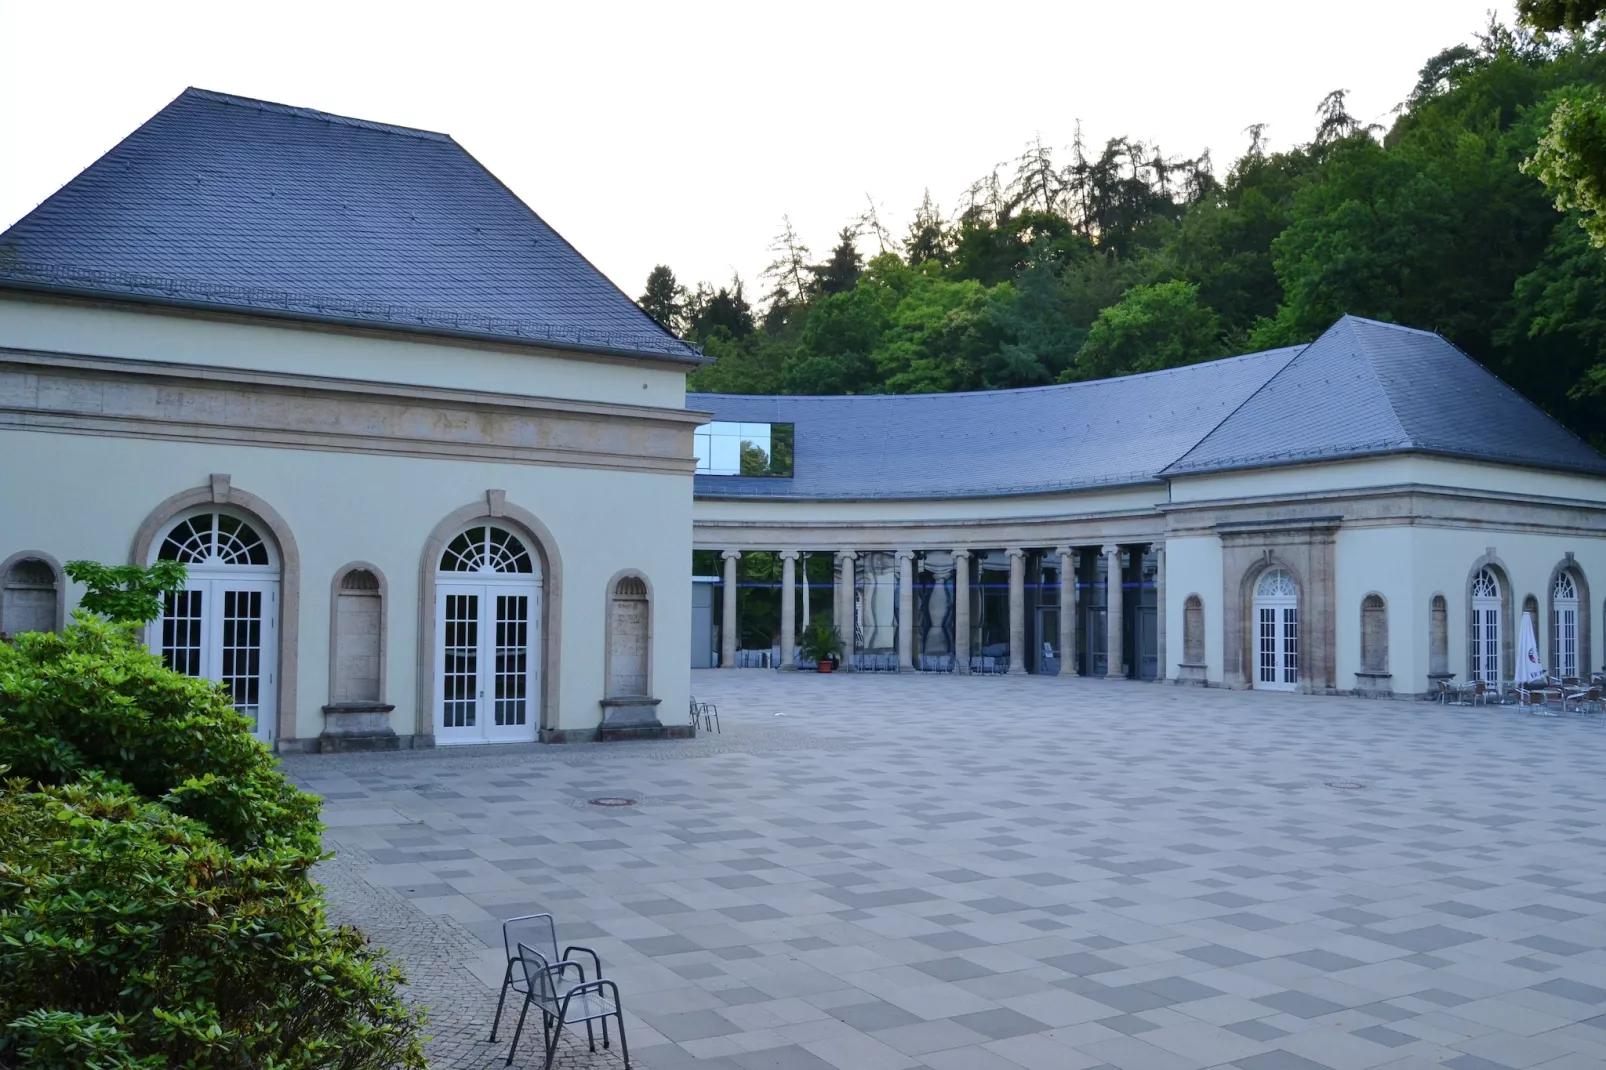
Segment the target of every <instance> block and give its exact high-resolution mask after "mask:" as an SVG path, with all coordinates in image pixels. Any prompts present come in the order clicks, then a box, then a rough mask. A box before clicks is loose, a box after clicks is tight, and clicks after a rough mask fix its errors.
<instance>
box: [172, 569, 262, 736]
mask: <svg viewBox="0 0 1606 1070" xmlns="http://www.w3.org/2000/svg"><path fill="white" fill-rule="evenodd" d="M278 603H279V582H278V581H277V580H254V579H239V578H235V577H217V578H208V577H206V576H205V575H204V574H202V575H194V574H192V575H191V577H190V578H189V580H188V581H187V582H186V583H185V585H184V590H182V591H175V592H172V593H170V594H168V595H166V596H165V598H164V600H163V605H162V616H161V619H160V620H158V621H157V622H156V624H155V626H154V628H153V631H154V633H155V639H156V641H155V642H154V643H153V644H152V645H153V646H154V648H155V650H156V653H157V654H158V655H159V656H160V657H161V658H162V661H163V662H164V663H165V664H166V665H167V666H168V668H170V669H174V670H176V671H178V672H181V673H184V674H185V675H186V676H195V677H199V678H201V679H204V680H213V681H216V682H217V683H219V684H222V685H223V689H224V690H225V691H227V692H228V695H229V700H230V702H231V703H232V704H233V705H234V708H235V709H237V710H239V711H240V713H242V714H243V715H244V716H245V717H246V719H247V720H249V721H250V722H251V723H252V726H253V728H252V732H253V734H254V735H255V736H256V737H257V738H258V739H260V740H263V741H264V742H268V741H271V740H272V739H273V735H274V726H273V716H274V711H276V710H277V709H278V703H277V702H276V701H275V696H276V695H277V693H278V690H277V669H278V667H277V665H276V664H275V657H274V652H275V651H277V650H278V624H279V605H278Z"/></svg>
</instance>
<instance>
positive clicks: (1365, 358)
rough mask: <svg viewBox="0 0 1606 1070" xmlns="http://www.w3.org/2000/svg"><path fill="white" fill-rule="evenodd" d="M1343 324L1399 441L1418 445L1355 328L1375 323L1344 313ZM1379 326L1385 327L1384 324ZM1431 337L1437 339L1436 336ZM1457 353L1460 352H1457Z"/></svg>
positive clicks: (1367, 347) (1419, 332) (1427, 332)
mask: <svg viewBox="0 0 1606 1070" xmlns="http://www.w3.org/2000/svg"><path fill="white" fill-rule="evenodd" d="M1343 322H1344V324H1345V326H1347V327H1348V328H1349V333H1350V338H1352V339H1354V342H1355V352H1356V353H1357V354H1358V355H1359V356H1360V358H1361V361H1362V363H1364V364H1365V365H1366V372H1367V374H1368V375H1370V376H1371V377H1372V382H1373V383H1375V384H1376V385H1377V391H1378V393H1380V394H1382V395H1383V405H1384V407H1385V408H1387V409H1388V411H1389V418H1390V419H1391V420H1393V421H1394V426H1395V427H1396V428H1398V429H1399V432H1400V439H1401V441H1403V442H1404V443H1405V444H1406V445H1407V446H1415V445H1417V444H1418V443H1417V441H1416V438H1415V436H1413V435H1412V434H1411V432H1410V431H1408V430H1406V427H1405V421H1404V420H1402V419H1400V411H1399V410H1398V409H1396V408H1395V407H1394V395H1393V394H1391V393H1389V388H1388V387H1387V386H1386V385H1384V383H1383V378H1382V376H1380V375H1378V374H1377V365H1376V364H1374V363H1373V362H1372V353H1371V348H1370V347H1369V346H1368V345H1367V344H1366V341H1365V340H1364V339H1363V338H1362V337H1361V333H1360V331H1359V330H1358V329H1357V327H1356V324H1359V323H1372V322H1377V321H1373V320H1363V319H1361V317H1359V316H1352V315H1350V314H1349V313H1347V312H1346V313H1345V314H1344V319H1343ZM1380 325H1383V326H1386V325H1384V324H1380ZM1416 333H1418V334H1424V335H1426V334H1430V333H1432V332H1429V331H1418V332H1416ZM1433 336H1434V337H1437V335H1436V334H1435V335H1433ZM1457 352H1460V351H1459V350H1457Z"/></svg>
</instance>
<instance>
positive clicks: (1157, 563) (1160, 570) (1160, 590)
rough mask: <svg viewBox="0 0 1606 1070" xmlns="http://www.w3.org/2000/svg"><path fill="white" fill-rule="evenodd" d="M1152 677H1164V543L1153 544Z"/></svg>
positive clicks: (1158, 678) (1159, 678)
mask: <svg viewBox="0 0 1606 1070" xmlns="http://www.w3.org/2000/svg"><path fill="white" fill-rule="evenodd" d="M1154 634H1155V639H1154V653H1155V657H1156V658H1157V659H1158V660H1157V661H1156V662H1155V669H1154V678H1155V679H1156V680H1164V679H1165V678H1166V671H1165V667H1166V660H1165V543H1163V542H1157V543H1155V544H1154Z"/></svg>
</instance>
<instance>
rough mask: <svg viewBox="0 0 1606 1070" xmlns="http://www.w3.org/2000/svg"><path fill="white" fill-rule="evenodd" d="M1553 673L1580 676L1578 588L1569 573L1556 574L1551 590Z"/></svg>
mask: <svg viewBox="0 0 1606 1070" xmlns="http://www.w3.org/2000/svg"><path fill="white" fill-rule="evenodd" d="M1550 607H1551V608H1550V671H1551V672H1553V673H1555V674H1556V675H1557V676H1560V677H1562V678H1563V679H1566V678H1568V677H1573V678H1576V677H1577V676H1578V585H1577V584H1576V583H1574V582H1573V578H1572V576H1571V575H1570V574H1568V573H1567V572H1565V571H1563V572H1558V573H1556V581H1555V583H1553V584H1552V585H1551V589H1550Z"/></svg>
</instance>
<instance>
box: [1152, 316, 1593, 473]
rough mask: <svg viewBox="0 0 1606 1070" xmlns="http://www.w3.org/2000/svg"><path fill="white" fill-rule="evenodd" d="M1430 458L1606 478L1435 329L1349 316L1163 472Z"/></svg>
mask: <svg viewBox="0 0 1606 1070" xmlns="http://www.w3.org/2000/svg"><path fill="white" fill-rule="evenodd" d="M1384 453H1429V454H1438V455H1442V456H1448V457H1461V458H1467V459H1470V460H1478V461H1497V462H1501V463H1507V464H1516V465H1524V466H1527V467H1532V468H1550V469H1558V470H1561V471H1574V472H1583V473H1588V474H1591V475H1606V457H1602V456H1601V455H1600V454H1599V453H1596V452H1595V451H1594V450H1593V449H1591V448H1590V447H1589V446H1588V445H1587V444H1586V443H1585V442H1584V441H1583V440H1582V439H1580V438H1578V437H1577V436H1576V435H1574V434H1573V433H1572V432H1571V431H1568V430H1567V429H1566V428H1565V427H1563V426H1561V424H1559V423H1557V422H1556V421H1555V420H1553V419H1551V418H1550V417H1549V416H1548V415H1546V414H1545V413H1544V411H1543V410H1541V409H1540V408H1539V407H1538V406H1536V405H1534V404H1533V403H1532V402H1530V401H1529V400H1528V399H1527V398H1525V397H1523V396H1522V395H1521V394H1519V393H1517V392H1516V391H1515V390H1513V389H1512V388H1511V387H1509V386H1507V385H1506V384H1505V383H1503V382H1501V381H1500V379H1499V378H1497V377H1496V376H1495V375H1494V374H1493V373H1492V372H1490V371H1489V370H1488V369H1486V368H1484V367H1483V365H1481V364H1479V363H1478V362H1477V361H1475V360H1473V359H1472V358H1471V357H1469V356H1467V355H1466V354H1465V353H1463V352H1461V351H1460V350H1459V349H1457V348H1456V347H1455V346H1453V345H1451V344H1450V343H1449V342H1447V341H1445V340H1444V339H1443V338H1441V337H1439V336H1438V335H1436V334H1432V333H1430V332H1428V331H1418V330H1413V329H1412V328H1410V327H1400V326H1397V325H1395V324H1392V323H1379V322H1378V321H1376V320H1368V319H1361V318H1359V317H1357V316H1345V317H1344V318H1342V319H1340V320H1339V321H1338V322H1337V323H1335V324H1334V325H1333V326H1332V327H1330V328H1328V330H1327V331H1326V332H1325V333H1324V334H1323V335H1322V336H1321V337H1320V338H1318V339H1316V341H1314V342H1312V343H1311V344H1310V345H1308V346H1306V347H1305V348H1304V350H1303V351H1301V352H1300V353H1299V355H1298V356H1296V357H1295V358H1294V359H1293V360H1291V361H1289V362H1288V364H1287V365H1286V366H1285V367H1284V368H1282V370H1280V371H1279V372H1278V373H1277V374H1276V375H1274V376H1272V377H1271V378H1270V379H1269V380H1267V382H1266V384H1265V385H1264V386H1262V387H1261V388H1260V389H1259V390H1257V391H1256V392H1255V394H1254V396H1253V397H1251V398H1250V399H1249V400H1248V401H1246V402H1244V404H1243V405H1242V406H1240V407H1239V408H1238V410H1237V411H1236V412H1234V413H1233V414H1232V415H1231V416H1230V417H1228V418H1227V419H1226V420H1224V421H1223V422H1222V424H1221V426H1220V427H1217V428H1216V429H1215V430H1213V431H1212V432H1210V434H1209V435H1207V436H1206V437H1205V438H1204V440H1203V441H1201V442H1200V443H1199V444H1198V445H1196V446H1195V447H1193V449H1191V450H1189V451H1188V452H1187V453H1186V454H1184V455H1183V456H1182V457H1181V458H1179V459H1178V460H1177V461H1176V463H1174V464H1172V465H1170V466H1169V467H1167V468H1166V469H1165V472H1164V474H1166V475H1183V474H1187V473H1191V472H1215V471H1223V470H1227V469H1234V468H1259V467H1264V466H1267V465H1276V464H1293V463H1298V462H1302V461H1322V460H1333V459H1338V458H1347V457H1366V456H1372V455H1376V454H1384Z"/></svg>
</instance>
